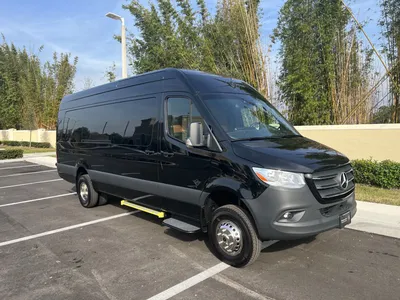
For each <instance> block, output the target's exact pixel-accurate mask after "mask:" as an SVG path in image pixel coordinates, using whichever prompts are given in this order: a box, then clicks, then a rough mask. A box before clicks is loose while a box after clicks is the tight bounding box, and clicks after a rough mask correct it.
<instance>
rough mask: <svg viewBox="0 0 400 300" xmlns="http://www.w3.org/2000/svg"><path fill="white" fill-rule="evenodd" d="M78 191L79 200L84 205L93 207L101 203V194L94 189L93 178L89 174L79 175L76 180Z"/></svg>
mask: <svg viewBox="0 0 400 300" xmlns="http://www.w3.org/2000/svg"><path fill="white" fill-rule="evenodd" d="M76 191H77V193H78V198H79V202H80V203H81V205H82V206H83V207H86V208H91V207H94V206H96V205H97V204H98V203H99V194H98V193H97V192H96V191H95V190H94V188H93V184H92V180H90V177H89V175H88V174H82V175H81V176H79V178H78V180H77V182H76Z"/></svg>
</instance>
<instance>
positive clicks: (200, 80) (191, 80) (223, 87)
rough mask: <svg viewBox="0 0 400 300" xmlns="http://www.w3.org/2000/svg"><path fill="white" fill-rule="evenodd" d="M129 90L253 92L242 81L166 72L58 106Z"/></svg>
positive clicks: (134, 78) (191, 72)
mask: <svg viewBox="0 0 400 300" xmlns="http://www.w3.org/2000/svg"><path fill="white" fill-rule="evenodd" d="M129 87H132V88H135V87H136V88H135V90H138V91H139V90H140V92H141V93H151V92H153V93H156V92H168V91H175V92H178V91H180V92H187V93H217V92H219V93H223V92H230V93H240V90H243V89H245V90H248V89H253V88H252V87H250V86H249V85H248V84H246V83H244V82H243V81H240V80H237V79H233V78H226V77H222V76H218V75H214V74H209V73H205V72H201V71H194V70H184V69H174V68H168V69H163V70H157V71H153V72H148V73H144V74H140V75H137V76H132V77H129V78H126V79H121V80H118V81H114V82H111V83H106V84H103V85H100V86H97V87H94V88H91V89H87V90H84V91H80V92H77V93H74V94H70V95H67V96H65V97H64V98H63V100H62V103H61V105H62V106H63V105H65V104H66V103H68V102H70V101H76V100H79V99H82V98H86V97H90V96H94V95H98V94H102V93H105V92H109V91H112V90H118V89H124V88H129ZM253 91H254V89H253ZM135 93H136V92H135ZM68 106H69V105H68Z"/></svg>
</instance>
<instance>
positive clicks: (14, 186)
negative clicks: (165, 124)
mask: <svg viewBox="0 0 400 300" xmlns="http://www.w3.org/2000/svg"><path fill="white" fill-rule="evenodd" d="M54 170H55V169H51V168H47V167H43V166H38V165H33V164H30V163H24V162H18V163H17V162H15V163H5V164H0V264H1V268H0V299H52V300H53V299H113V300H115V299H149V298H151V299H169V298H171V299H210V298H213V299H230V298H235V299H399V294H400V268H399V265H400V241H399V240H397V239H392V238H387V237H382V236H377V235H372V234H368V233H363V232H358V231H352V230H347V229H345V230H333V231H329V232H326V233H323V234H321V235H319V236H317V237H316V238H315V239H308V240H302V241H296V242H278V243H276V244H273V245H272V246H269V247H267V248H265V249H264V250H263V252H262V253H261V255H260V258H259V259H258V261H257V262H256V263H255V264H253V265H252V266H250V267H248V268H245V269H234V268H231V267H228V266H226V265H225V264H223V263H221V262H220V261H218V260H217V259H216V258H215V257H214V255H213V254H212V252H211V251H210V250H209V248H210V247H209V244H208V240H207V238H206V236H204V235H202V234H198V235H187V234H182V233H179V232H175V231H172V230H170V229H166V228H165V227H162V226H161V221H160V220H159V219H157V218H156V217H153V216H150V215H146V214H144V213H142V212H136V211H133V210H130V209H128V208H124V207H121V206H119V204H118V202H114V203H110V204H108V205H104V206H99V207H96V208H93V209H85V208H83V207H81V206H80V204H79V202H78V200H77V196H76V195H75V194H74V189H73V186H72V185H71V184H69V183H67V182H65V181H62V180H58V179H59V177H58V174H57V172H55V171H54ZM43 171H48V172H43ZM39 172H40V173H39ZM30 173H31V174H30ZM14 175H15V176H14ZM1 176H4V177H1ZM4 187H5V188H4Z"/></svg>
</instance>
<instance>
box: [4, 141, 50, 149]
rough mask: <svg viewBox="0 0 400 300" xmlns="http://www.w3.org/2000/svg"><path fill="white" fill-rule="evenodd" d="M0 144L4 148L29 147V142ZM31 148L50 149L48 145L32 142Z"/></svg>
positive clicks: (5, 142)
mask: <svg viewBox="0 0 400 300" xmlns="http://www.w3.org/2000/svg"><path fill="white" fill-rule="evenodd" d="M0 144H2V145H4V146H14V147H29V142H18V141H0ZM32 147H33V148H51V145H50V143H37V142H32Z"/></svg>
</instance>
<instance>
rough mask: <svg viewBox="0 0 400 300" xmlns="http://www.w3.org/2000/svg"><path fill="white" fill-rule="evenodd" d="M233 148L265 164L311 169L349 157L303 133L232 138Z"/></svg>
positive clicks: (302, 169)
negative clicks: (272, 137) (266, 137)
mask: <svg viewBox="0 0 400 300" xmlns="http://www.w3.org/2000/svg"><path fill="white" fill-rule="evenodd" d="M232 147H233V151H234V152H235V154H236V155H237V156H239V157H241V158H243V159H246V160H249V161H252V162H254V163H256V164H258V165H261V166H262V167H265V168H271V169H279V170H285V171H290V172H298V173H313V172H315V171H317V170H323V169H329V168H333V167H337V166H340V165H344V164H346V163H348V162H349V159H348V158H347V157H346V156H345V155H343V154H341V153H339V152H337V151H336V150H333V149H332V148H329V147H327V146H325V145H322V144H320V143H317V142H315V141H313V140H310V139H307V138H305V137H302V136H298V137H290V138H277V139H265V140H257V141H236V142H232Z"/></svg>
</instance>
